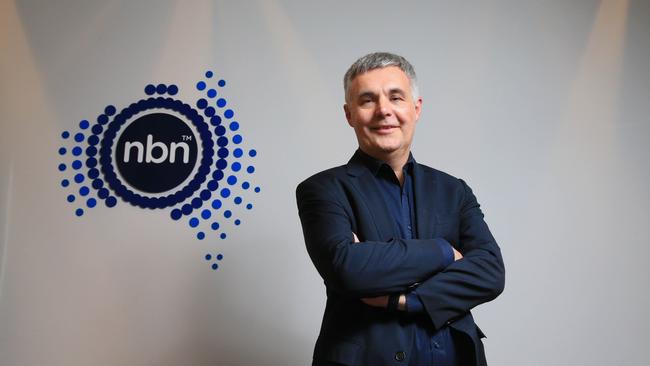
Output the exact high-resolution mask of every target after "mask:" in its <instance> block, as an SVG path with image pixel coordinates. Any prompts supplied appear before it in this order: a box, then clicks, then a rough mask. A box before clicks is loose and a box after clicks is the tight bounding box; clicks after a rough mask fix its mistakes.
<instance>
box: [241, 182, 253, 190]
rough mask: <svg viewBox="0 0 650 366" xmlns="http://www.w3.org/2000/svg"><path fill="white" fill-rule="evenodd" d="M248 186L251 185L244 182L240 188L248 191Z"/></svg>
mask: <svg viewBox="0 0 650 366" xmlns="http://www.w3.org/2000/svg"><path fill="white" fill-rule="evenodd" d="M250 186H251V184H250V183H248V182H244V183H242V184H241V187H242V188H244V189H248V187H250Z"/></svg>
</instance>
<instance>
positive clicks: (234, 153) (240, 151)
mask: <svg viewBox="0 0 650 366" xmlns="http://www.w3.org/2000/svg"><path fill="white" fill-rule="evenodd" d="M232 154H233V155H234V156H235V157H236V158H241V156H242V155H243V154H244V151H243V150H242V149H240V148H236V149H235V150H234V151H233V152H232Z"/></svg>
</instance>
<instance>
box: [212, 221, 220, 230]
mask: <svg viewBox="0 0 650 366" xmlns="http://www.w3.org/2000/svg"><path fill="white" fill-rule="evenodd" d="M210 227H211V228H212V230H218V229H219V223H218V222H216V221H215V222H213V223H212V225H210Z"/></svg>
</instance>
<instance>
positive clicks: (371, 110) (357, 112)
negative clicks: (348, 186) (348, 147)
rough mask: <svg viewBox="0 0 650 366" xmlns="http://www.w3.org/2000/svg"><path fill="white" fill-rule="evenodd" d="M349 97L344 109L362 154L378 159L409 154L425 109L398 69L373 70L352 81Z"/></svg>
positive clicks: (407, 80)
mask: <svg viewBox="0 0 650 366" xmlns="http://www.w3.org/2000/svg"><path fill="white" fill-rule="evenodd" d="M349 93H350V95H349V100H348V102H347V104H345V106H344V107H343V108H344V109H345V117H346V118H347V120H348V123H349V124H350V126H351V127H352V128H354V132H355V133H356V135H357V140H358V141H359V147H360V148H361V150H363V151H364V152H365V153H367V154H369V155H371V156H374V157H377V158H382V157H390V156H395V155H401V154H408V152H409V150H410V147H411V141H413V132H414V131H415V123H416V122H417V120H418V118H420V111H421V108H422V98H418V99H417V100H413V95H412V93H411V83H410V81H409V79H408V76H406V74H405V73H404V72H403V71H402V70H400V69H399V68H398V67H396V66H389V67H384V68H380V69H374V70H370V71H368V72H366V73H364V74H360V75H357V76H356V77H355V78H354V79H353V80H352V83H351V84H350V91H349Z"/></svg>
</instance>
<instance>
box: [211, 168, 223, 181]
mask: <svg viewBox="0 0 650 366" xmlns="http://www.w3.org/2000/svg"><path fill="white" fill-rule="evenodd" d="M212 178H214V179H215V180H221V179H223V172H222V171H221V170H215V171H214V172H212Z"/></svg>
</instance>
